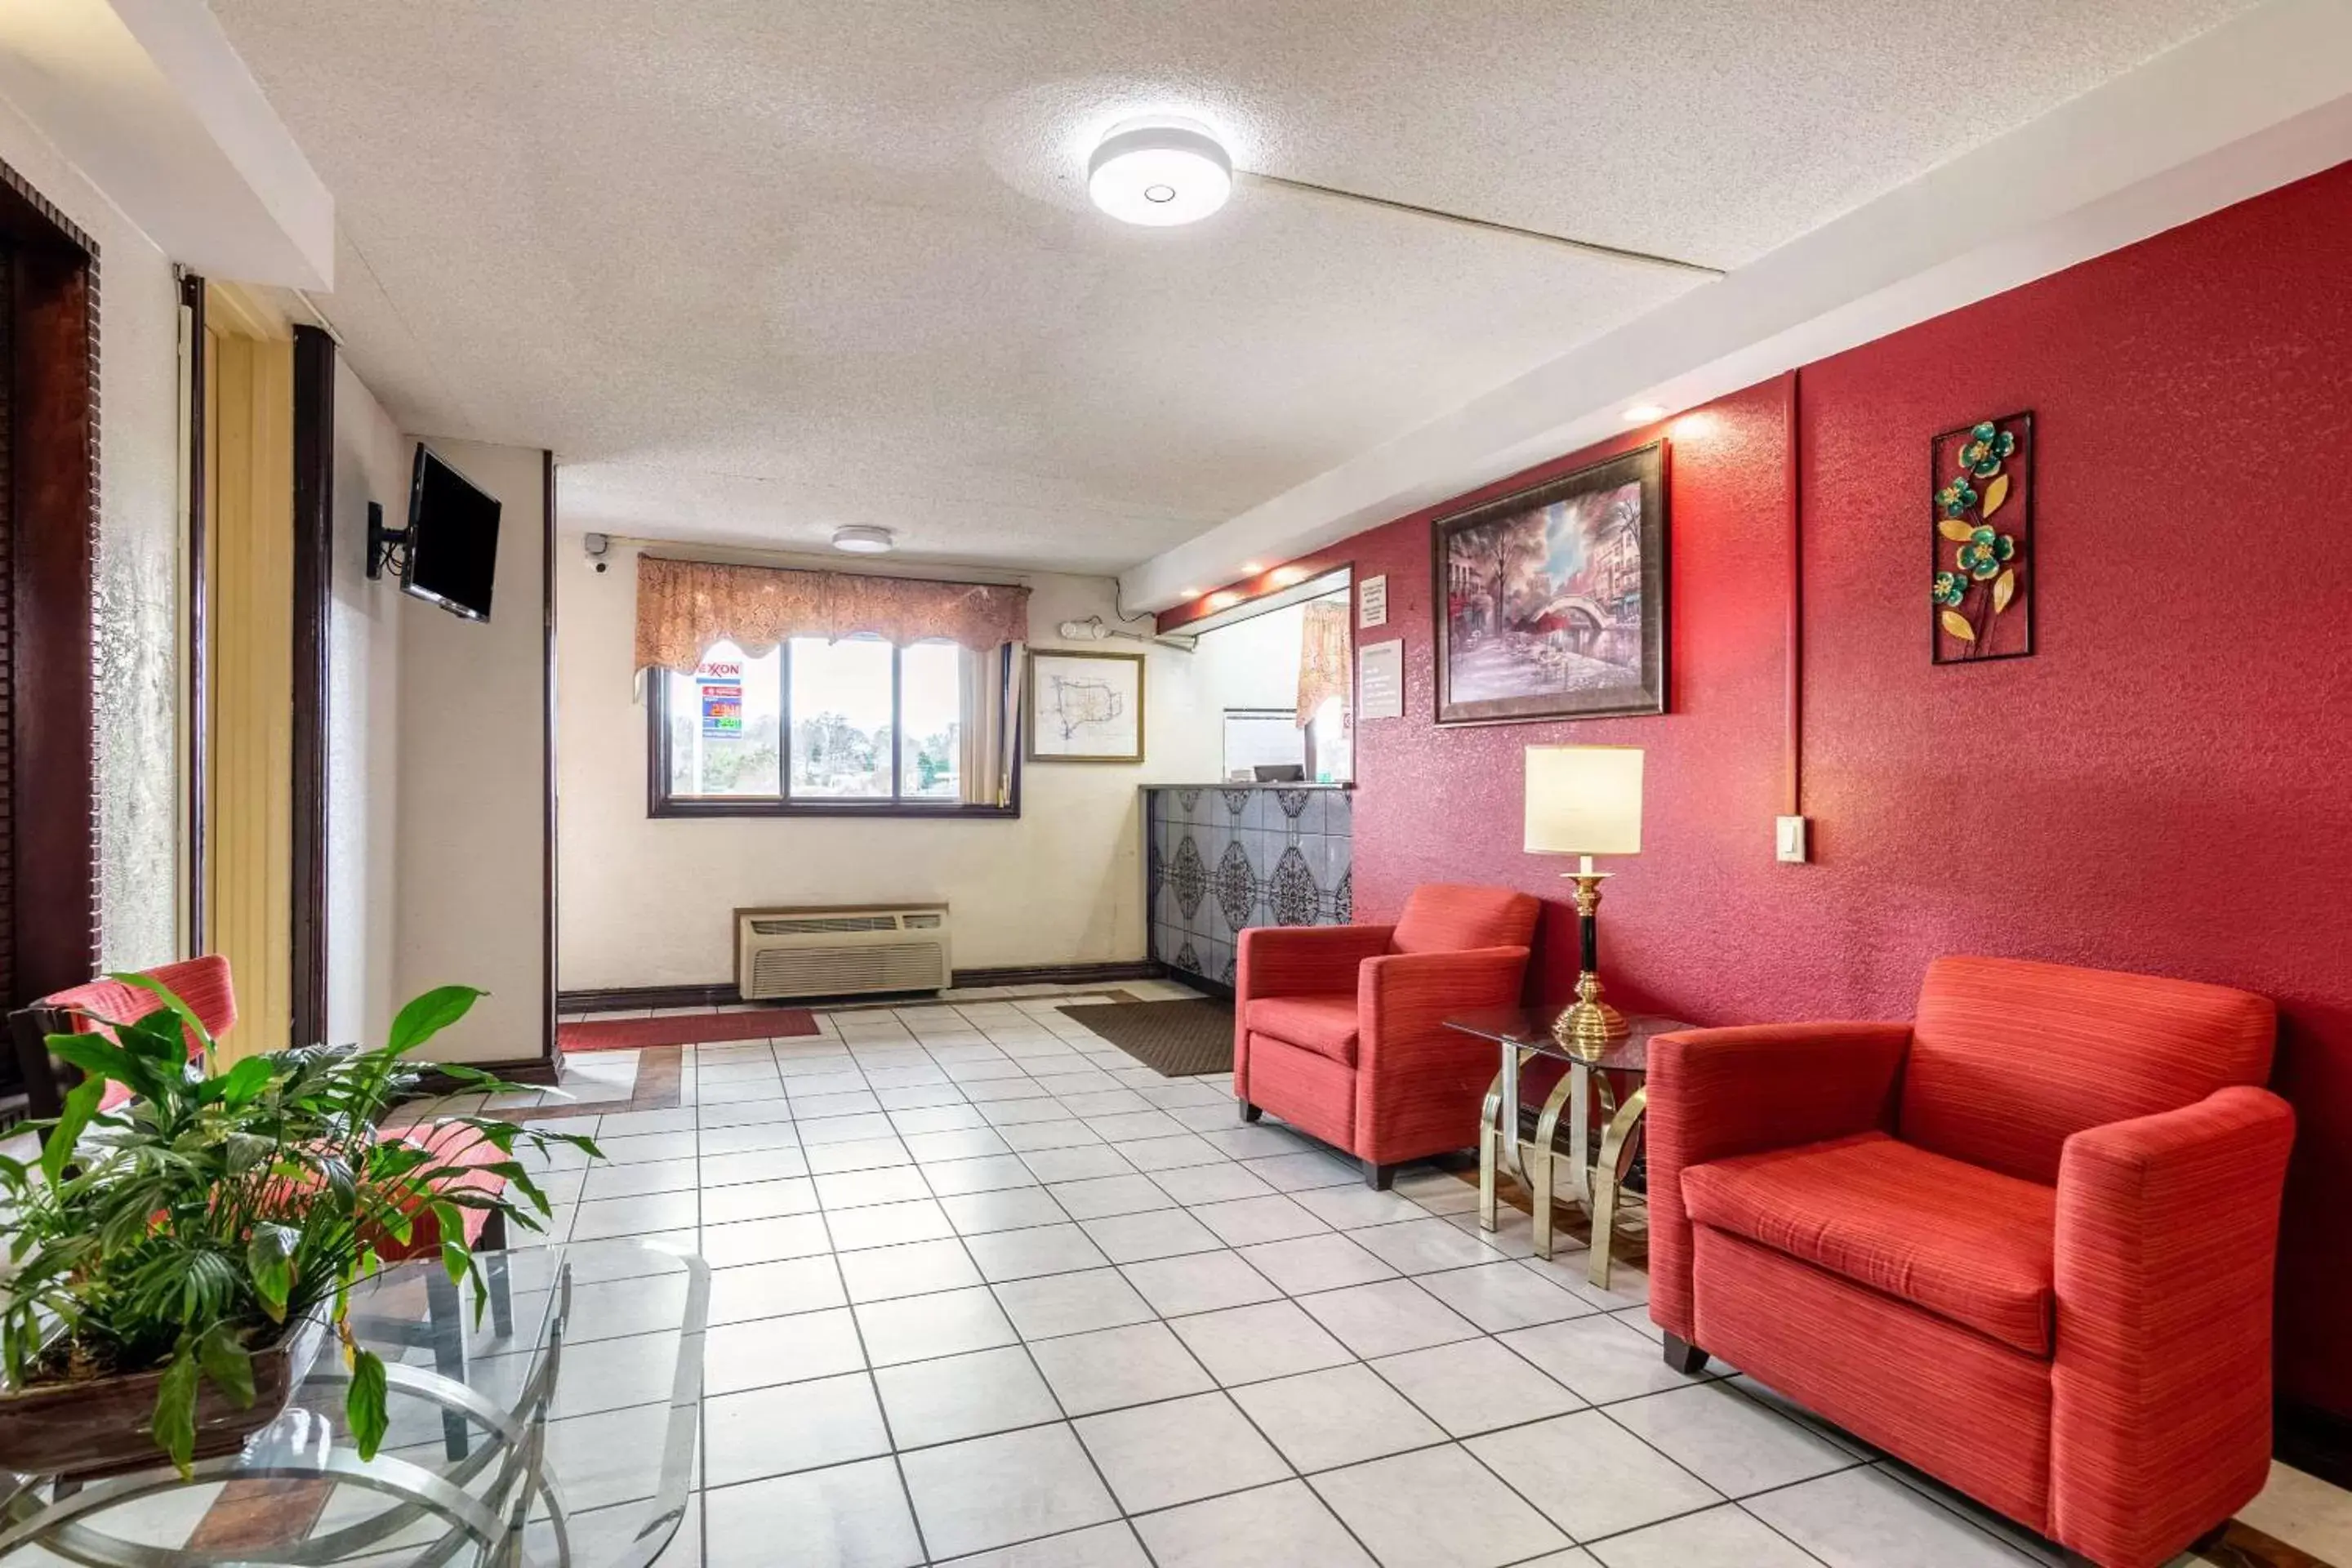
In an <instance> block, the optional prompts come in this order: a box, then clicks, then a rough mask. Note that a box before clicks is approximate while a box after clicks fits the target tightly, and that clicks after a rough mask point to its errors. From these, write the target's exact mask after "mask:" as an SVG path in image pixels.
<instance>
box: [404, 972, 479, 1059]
mask: <svg viewBox="0 0 2352 1568" xmlns="http://www.w3.org/2000/svg"><path fill="white" fill-rule="evenodd" d="M488 994H489V993H488V992H487V991H478V990H476V989H475V988H474V987H472V986H470V985H437V986H436V987H434V988H433V989H432V990H430V991H427V992H425V994H423V995H421V996H419V997H417V998H416V999H415V1000H414V1001H412V1002H410V1003H409V1004H408V1005H407V1006H405V1007H403V1008H402V1009H401V1010H400V1013H399V1016H396V1017H394V1019H393V1021H392V1038H391V1040H390V1041H389V1042H388V1044H389V1046H390V1048H391V1050H392V1054H393V1055H394V1056H399V1055H402V1054H403V1053H404V1052H407V1051H412V1050H415V1048H416V1047H419V1046H421V1045H423V1044H424V1043H425V1041H427V1040H429V1039H431V1038H432V1037H434V1036H436V1035H437V1034H439V1033H440V1032H441V1031H442V1030H444V1029H446V1028H447V1027H448V1026H450V1025H452V1024H454V1023H456V1022H457V1020H458V1019H460V1018H462V1017H464V1016H466V1014H467V1011H468V1010H469V1009H471V1008H472V1006H473V1005H474V1002H475V999H476V998H477V997H481V996H487V995H488Z"/></svg>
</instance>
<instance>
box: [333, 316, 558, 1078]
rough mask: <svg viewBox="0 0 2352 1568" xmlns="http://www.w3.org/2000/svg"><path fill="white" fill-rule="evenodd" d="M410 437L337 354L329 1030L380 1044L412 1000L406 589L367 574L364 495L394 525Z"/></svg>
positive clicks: (403, 496) (402, 503) (400, 511)
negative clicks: (402, 942)
mask: <svg viewBox="0 0 2352 1568" xmlns="http://www.w3.org/2000/svg"><path fill="white" fill-rule="evenodd" d="M406 452H407V446H406V444H405V443H404V442H403V441H402V439H401V437H400V427H399V426H396V425H394V423H393V422H392V416H390V415H388V414H386V413H385V412H384V411H383V405H381V404H379V403H377V402H376V400H375V395H374V394H373V393H372V392H370V391H369V390H368V387H367V384H366V383H365V382H362V380H360V378H359V376H358V374H356V373H355V372H353V371H352V367H351V365H350V364H349V363H346V362H344V361H343V360H342V359H341V357H340V356H338V358H337V360H336V362H335V517H334V547H333V568H334V569H333V577H332V583H331V595H332V602H331V605H329V609H328V623H327V659H328V722H327V1037H328V1038H329V1039H330V1040H334V1041H348V1040H359V1041H362V1042H363V1043H365V1044H368V1045H381V1044H382V1043H383V1039H384V1037H385V1035H386V1032H387V1030H388V1029H389V1028H390V1026H391V1023H392V1015H393V1013H394V1011H395V1010H396V1009H397V1008H398V1007H399V1005H400V1004H401V1003H402V1002H404V1001H405V1000H407V998H406V997H404V996H402V995H399V994H396V992H395V984H396V977H395V974H394V955H395V952H396V949H397V945H398V939H399V931H398V914H399V910H398V906H397V904H396V902H395V901H394V900H395V893H396V890H397V888H398V858H397V844H398V837H397V829H398V826H399V798H400V642H401V627H402V626H403V624H404V621H405V620H406V618H407V617H406V615H405V613H404V609H403V606H402V602H401V601H402V595H401V592H400V586H399V584H397V583H395V582H394V581H393V580H392V579H391V578H389V577H386V578H385V579H384V580H383V581H382V582H377V583H371V582H369V581H368V580H367V556H368V547H367V536H368V502H370V501H375V502H377V503H379V504H380V505H382V506H383V509H384V514H385V516H386V517H387V518H389V519H390V520H391V521H392V523H393V525H394V527H397V526H398V525H399V523H400V521H401V519H402V518H403V517H404V515H405V513H406V511H407V507H408V470H407V469H406V468H404V467H403V466H402V465H403V461H404V458H405V456H406ZM534 521H535V518H534Z"/></svg>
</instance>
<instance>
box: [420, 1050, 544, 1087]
mask: <svg viewBox="0 0 2352 1568" xmlns="http://www.w3.org/2000/svg"><path fill="white" fill-rule="evenodd" d="M457 1065H458V1066H459V1067H468V1068H473V1069H474V1070H475V1071H476V1072H486V1073H488V1074H489V1075H490V1076H491V1077H492V1078H502V1079H506V1080H507V1081H508V1082H509V1083H528V1084H535V1085H537V1086H539V1087H540V1088H542V1089H552V1088H554V1087H555V1082H556V1072H557V1068H556V1064H555V1063H554V1062H551V1061H550V1060H548V1059H547V1058H543V1057H527V1058H524V1059H523V1060H521V1061H515V1062H459V1063H458V1064H457ZM417 1087H418V1089H419V1090H420V1091H421V1092H423V1093H425V1094H462V1093H464V1092H466V1090H467V1088H468V1087H469V1086H467V1085H466V1084H462V1083H459V1082H458V1081H457V1079H454V1078H451V1077H450V1076H449V1075H448V1074H446V1073H444V1072H439V1071H436V1070H435V1069H434V1068H430V1067H427V1068H425V1081H424V1082H423V1083H422V1084H420V1085H418V1086H417Z"/></svg>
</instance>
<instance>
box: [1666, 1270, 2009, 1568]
mask: <svg viewBox="0 0 2352 1568" xmlns="http://www.w3.org/2000/svg"><path fill="white" fill-rule="evenodd" d="M1692 1240H1693V1243H1694V1246H1693V1251H1692V1260H1691V1270H1692V1281H1693V1292H1692V1294H1693V1297H1694V1299H1695V1300H1696V1307H1697V1323H1696V1328H1697V1332H1698V1340H1697V1342H1698V1343H1699V1344H1702V1345H1704V1346H1706V1349H1707V1350H1708V1352H1711V1353H1713V1354H1715V1355H1718V1356H1721V1357H1722V1358H1723V1359H1724V1360H1725V1361H1727V1362H1729V1363H1731V1364H1732V1365H1734V1366H1736V1367H1738V1368H1739V1369H1740V1370H1741V1371H1742V1372H1745V1373H1748V1375H1749V1376H1751V1377H1753V1378H1755V1379H1756V1380H1757V1381H1758V1382H1759V1383H1762V1384H1766V1385H1768V1386H1769V1387H1771V1388H1774V1389H1777V1390H1779V1391H1780V1393H1782V1394H1787V1395H1788V1396H1789V1397H1790V1398H1791V1399H1793V1400H1795V1401H1796V1402H1797V1403H1798V1404H1800V1405H1803V1406H1805V1408H1807V1409H1808V1410H1811V1411H1814V1412H1817V1413H1818V1414H1820V1415H1826V1416H1827V1417H1829V1418H1830V1419H1831V1420H1832V1421H1834V1422H1836V1423H1837V1424H1838V1425H1839V1426H1843V1427H1844V1428H1845V1429H1846V1430H1847V1431H1849V1432H1851V1433H1853V1435H1854V1436H1857V1437H1860V1438H1862V1439H1863V1440H1864V1442H1868V1443H1874V1444H1876V1445H1877V1446H1878V1447H1882V1448H1884V1449H1885V1450H1886V1451H1887V1452H1888V1453H1890V1454H1893V1455H1894V1456H1895V1458H1898V1459H1903V1460H1905V1461H1906V1462H1908V1463H1910V1464H1914V1465H1916V1466H1918V1467H1919V1468H1921V1469H1923V1470H1926V1471H1927V1472H1928V1473H1929V1474H1930V1475H1932V1476H1934V1477H1936V1478H1937V1479H1939V1480H1942V1481H1946V1482H1948V1483H1949V1484H1950V1485H1952V1486H1955V1487H1958V1489H1960V1490H1962V1491H1964V1492H1966V1493H1968V1494H1969V1496H1970V1497H1972V1498H1975V1499H1976V1500H1978V1501H1979V1502H1981V1503H1983V1504H1985V1505H1986V1506H1987V1507H1989V1508H1991V1509H1993V1510H1997V1511H1999V1512H2001V1513H2005V1514H2007V1515H2008V1516H2009V1517H2010V1518H2011V1519H2013V1520H2016V1521H2018V1522H2019V1523H2020V1524H2022V1525H2024V1526H2025V1527H2026V1528H2027V1529H2029V1530H2035V1531H2045V1530H2047V1529H2048V1527H2049V1520H2050V1468H2051V1454H2050V1447H2051V1440H2050V1409H2051V1387H2050V1363H2048V1362H2045V1361H2043V1360H2042V1359H2041V1358H2039V1357H2037V1356H2029V1355H2023V1354H2021V1353H2019V1352H2016V1351H2013V1350H2011V1349H2010V1348H2009V1347H2008V1346H2006V1345H2001V1344H1996V1343H1994V1342H1992V1341H1990V1340H1989V1339H1986V1338H1985V1337H1984V1336H1983V1335H1982V1334H1979V1333H1972V1332H1970V1331H1969V1330H1967V1329H1963V1328H1961V1327H1959V1326H1958V1325H1957V1324H1955V1323H1950V1322H1947V1321H1944V1320H1943V1319H1941V1318H1938V1317H1935V1316H1933V1315H1932V1314H1929V1313H1927V1312H1922V1311H1918V1310H1915V1309H1913V1308H1911V1307H1908V1306H1906V1305H1905V1304H1904V1303H1902V1302H1900V1301H1896V1300H1892V1299H1890V1298H1888V1297H1885V1296H1882V1295H1880V1294H1879V1293H1878V1292H1877V1291H1875V1290H1870V1289H1864V1288H1863V1287H1862V1286H1860V1285H1854V1284H1850V1283H1848V1282H1847V1281H1845V1280H1843V1279H1839V1278H1838V1277H1837V1276H1835V1275H1833V1274H1826V1273H1823V1272H1822V1270H1821V1269H1818V1268H1812V1267H1811V1265H1808V1264H1803V1263H1800V1262H1798V1261H1797V1260H1796V1259H1795V1258H1790V1257H1789V1256H1788V1255H1787V1254H1786V1253H1781V1252H1775V1251H1773V1250H1771V1249H1770V1248H1769V1247H1759V1246H1757V1245H1756V1244H1755V1243H1753V1242H1749V1241H1742V1240H1741V1239H1740V1238H1739V1237H1736V1236H1730V1235H1727V1234H1726V1233H1724V1232H1722V1231H1719V1230H1716V1229H1713V1228H1712V1227H1710V1226H1699V1227H1698V1228H1697V1229H1696V1232H1695V1233H1694V1234H1693V1237H1692ZM1855 1561H1861V1559H1855ZM1868 1561H1871V1562H1884V1563H1905V1562H1908V1561H1910V1560H1909V1559H1906V1558H1903V1557H1900V1556H1896V1557H1873V1558H1870V1559H1868Z"/></svg>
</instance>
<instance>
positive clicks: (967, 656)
mask: <svg viewBox="0 0 2352 1568" xmlns="http://www.w3.org/2000/svg"><path fill="white" fill-rule="evenodd" d="M1005 659H1006V650H1004V649H1002V648H1000V649H997V650H996V651H994V652H992V653H988V654H974V653H972V652H971V651H970V650H969V649H966V648H963V647H959V646H958V645H956V644H954V643H950V642H922V643H916V644H914V645H913V646H911V647H892V646H891V645H890V644H888V643H887V642H884V641H883V640H882V639H881V638H879V637H845V638H843V639H842V640H841V641H839V642H827V641H826V640H825V639H824V638H823V637H793V638H792V639H791V640H790V641H788V642H786V643H784V644H782V646H780V647H775V648H773V649H771V650H770V651H769V652H767V653H765V654H762V655H761V656H759V657H757V658H752V657H749V656H747V655H745V654H744V652H743V651H742V649H740V648H739V647H736V646H735V645H734V644H732V643H719V644H718V645H717V646H715V647H712V648H711V649H710V651H709V652H708V653H706V654H705V655H704V656H703V658H702V663H701V664H700V666H699V667H698V668H696V670H695V671H694V673H693V674H691V675H680V674H678V673H677V672H676V671H675V670H656V671H655V672H654V674H653V676H652V679H651V686H652V690H651V692H650V695H649V699H648V700H647V702H646V709H647V711H648V717H649V720H650V722H651V726H652V733H651V737H650V743H651V752H652V755H651V763H652V768H651V772H652V780H651V784H652V790H651V798H650V800H649V802H648V810H649V812H650V814H651V815H652V816H855V815H859V814H866V815H871V816H1019V815H1020V809H1021V808H1020V790H1019V776H1018V773H1017V768H1018V763H1017V761H1015V760H1013V758H1011V757H1010V756H1006V757H1005V761H1004V763H1003V769H1004V777H1005V779H1006V781H1007V782H1008V783H1009V785H1010V788H1009V790H1007V791H1003V798H1002V799H1000V798H999V795H1000V789H999V787H998V785H997V783H996V780H995V778H994V775H995V774H996V773H997V772H998V768H997V766H996V765H994V764H993V763H991V762H990V760H989V753H990V752H995V753H997V754H999V755H1003V753H1004V752H1005V751H1006V748H1007V746H1008V744H1009V742H1007V741H1006V739H1005V736H1004V733H1003V731H1004V729H1005V726H1004V725H1003V724H1002V723H1001V722H1000V723H998V724H996V725H995V726H993V730H994V733H993V734H992V736H989V737H985V739H987V740H989V741H992V742H993V744H992V745H977V744H968V743H967V741H968V738H967V737H966V736H965V734H964V724H965V716H966V715H967V714H968V713H971V712H975V711H989V712H993V713H995V714H1002V713H1003V704H1004V702H1005V701H1006V700H1007V698H1008V696H1009V694H1010V691H1011V686H1010V683H1009V682H1008V681H1007V680H1006V679H1005V676H1004V669H1005ZM975 756H977V757H978V758H979V759H980V761H979V763H978V766H979V767H980V768H981V770H982V773H983V774H984V775H985V776H983V777H982V778H980V779H977V780H971V781H968V780H967V779H966V778H965V776H964V774H965V772H966V770H967V769H968V768H971V767H972V766H973V765H975V764H974V763H973V758H974V757H975ZM967 784H971V786H972V787H970V788H967Z"/></svg>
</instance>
